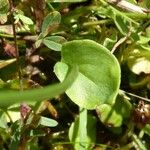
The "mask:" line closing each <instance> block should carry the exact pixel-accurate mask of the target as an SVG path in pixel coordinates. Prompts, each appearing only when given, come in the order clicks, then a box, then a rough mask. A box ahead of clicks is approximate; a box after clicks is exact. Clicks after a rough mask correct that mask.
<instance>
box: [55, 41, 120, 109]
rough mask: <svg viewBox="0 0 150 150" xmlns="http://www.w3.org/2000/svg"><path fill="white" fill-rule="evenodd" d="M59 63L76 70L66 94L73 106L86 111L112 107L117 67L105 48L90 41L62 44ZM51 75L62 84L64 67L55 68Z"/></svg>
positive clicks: (117, 87)
mask: <svg viewBox="0 0 150 150" xmlns="http://www.w3.org/2000/svg"><path fill="white" fill-rule="evenodd" d="M62 62H64V63H66V64H68V65H70V66H72V65H78V67H79V75H78V77H77V79H76V80H75V82H74V83H73V85H72V86H71V87H70V88H69V89H68V90H67V92H66V93H67V95H68V96H69V97H70V99H71V100H72V101H73V102H75V103H76V104H77V105H79V106H80V107H83V108H87V109H95V108H96V107H97V106H99V105H100V104H103V103H111V104H112V103H114V100H115V98H116V95H117V93H118V90H119V85H120V67H119V64H118V61H117V60H116V58H115V57H114V56H113V54H111V53H110V51H108V50H107V49H106V48H105V47H103V46H102V45H100V44H98V43H96V42H94V41H91V40H74V41H71V42H66V43H65V44H63V46H62ZM55 73H56V75H57V77H58V78H59V79H60V81H63V79H64V78H65V76H66V73H67V66H66V65H65V64H62V63H59V64H57V65H56V66H55Z"/></svg>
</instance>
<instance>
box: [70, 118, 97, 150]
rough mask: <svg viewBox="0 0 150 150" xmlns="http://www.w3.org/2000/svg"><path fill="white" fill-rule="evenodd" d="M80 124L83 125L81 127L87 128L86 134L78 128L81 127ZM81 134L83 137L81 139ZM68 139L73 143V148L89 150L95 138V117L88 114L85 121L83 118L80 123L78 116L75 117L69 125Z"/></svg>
mask: <svg viewBox="0 0 150 150" xmlns="http://www.w3.org/2000/svg"><path fill="white" fill-rule="evenodd" d="M81 126H84V127H83V128H84V130H87V134H83V133H82V131H83V130H80V129H81V128H82V127H81ZM81 136H83V138H84V139H82V140H81ZM69 139H70V141H71V142H73V143H75V144H74V148H75V150H82V149H83V150H85V149H86V150H90V149H91V148H92V146H93V143H95V140H96V118H95V117H93V116H91V115H88V116H87V122H86V123H85V122H84V120H83V123H82V125H81V124H80V123H79V118H77V119H76V120H75V122H73V123H72V124H71V126H70V129H69Z"/></svg>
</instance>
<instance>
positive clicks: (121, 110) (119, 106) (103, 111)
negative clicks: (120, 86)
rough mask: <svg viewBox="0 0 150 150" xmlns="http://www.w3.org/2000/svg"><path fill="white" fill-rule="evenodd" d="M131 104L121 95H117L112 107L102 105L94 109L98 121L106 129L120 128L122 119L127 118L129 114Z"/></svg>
mask: <svg viewBox="0 0 150 150" xmlns="http://www.w3.org/2000/svg"><path fill="white" fill-rule="evenodd" d="M131 108H132V107H131V104H130V103H129V101H128V100H127V99H126V97H125V96H124V95H123V93H121V94H120V95H118V97H117V99H116V102H115V104H114V105H113V106H111V105H108V104H102V105H100V106H98V107H97V108H96V111H97V114H98V116H99V119H100V120H101V122H102V123H104V124H105V125H106V126H108V127H113V128H114V127H120V126H121V125H122V123H123V119H124V118H125V119H126V118H129V117H130V114H131Z"/></svg>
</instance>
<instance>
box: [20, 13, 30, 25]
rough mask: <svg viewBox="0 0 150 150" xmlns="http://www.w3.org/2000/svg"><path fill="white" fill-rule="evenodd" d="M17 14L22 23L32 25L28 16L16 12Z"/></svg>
mask: <svg viewBox="0 0 150 150" xmlns="http://www.w3.org/2000/svg"><path fill="white" fill-rule="evenodd" d="M17 16H18V18H19V19H20V20H21V21H22V22H23V23H24V24H27V25H33V21H32V20H31V19H30V18H29V17H26V16H24V15H21V14H18V15H17Z"/></svg>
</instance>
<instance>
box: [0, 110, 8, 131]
mask: <svg viewBox="0 0 150 150" xmlns="http://www.w3.org/2000/svg"><path fill="white" fill-rule="evenodd" d="M7 127H8V126H7V118H6V114H5V112H4V111H2V110H0V128H3V129H6V128H7Z"/></svg>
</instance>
